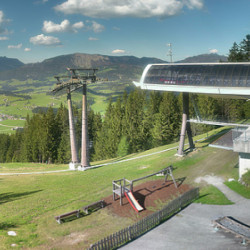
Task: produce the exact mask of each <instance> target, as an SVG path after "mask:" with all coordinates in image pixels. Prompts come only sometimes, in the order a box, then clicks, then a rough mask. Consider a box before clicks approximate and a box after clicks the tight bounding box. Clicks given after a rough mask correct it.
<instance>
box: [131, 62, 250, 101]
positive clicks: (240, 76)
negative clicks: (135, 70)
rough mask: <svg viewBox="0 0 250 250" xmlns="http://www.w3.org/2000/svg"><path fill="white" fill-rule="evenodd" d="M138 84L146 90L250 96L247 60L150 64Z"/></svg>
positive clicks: (239, 96) (249, 73) (238, 96)
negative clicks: (239, 61)
mask: <svg viewBox="0 0 250 250" xmlns="http://www.w3.org/2000/svg"><path fill="white" fill-rule="evenodd" d="M134 84H135V85H136V86H137V87H140V88H142V89H148V90H160V91H171V92H187V93H201V94H207V95H222V96H228V97H229V96H231V97H232V98H243V99H249V98H250V63H249V62H241V63H238V62H237V63H185V64H184V63H166V64H149V65H147V66H146V68H145V69H144V71H143V74H142V76H141V79H140V82H134Z"/></svg>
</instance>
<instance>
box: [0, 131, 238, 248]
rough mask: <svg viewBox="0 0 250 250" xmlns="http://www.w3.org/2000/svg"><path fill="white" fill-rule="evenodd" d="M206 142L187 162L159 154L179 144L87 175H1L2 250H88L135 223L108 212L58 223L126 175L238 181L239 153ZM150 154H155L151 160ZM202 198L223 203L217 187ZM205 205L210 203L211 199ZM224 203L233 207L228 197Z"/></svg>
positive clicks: (34, 167) (0, 167) (23, 167)
mask: <svg viewBox="0 0 250 250" xmlns="http://www.w3.org/2000/svg"><path fill="white" fill-rule="evenodd" d="M218 131H219V130H217V131H213V132H211V133H217V132H218ZM200 137H201V136H200ZM200 137H199V138H200ZM197 139H198V138H197ZM207 144H208V140H207V141H206V142H199V143H196V146H197V150H196V151H194V152H192V153H189V154H188V155H187V156H185V157H182V158H178V157H176V156H175V153H176V149H173V150H169V151H165V152H162V153H156V152H158V151H162V150H165V149H168V148H171V147H174V146H176V145H177V144H172V145H167V146H162V147H160V148H157V149H152V150H149V151H147V152H143V153H139V154H134V155H132V156H128V157H126V158H127V159H129V158H133V157H137V159H134V160H130V161H127V162H120V163H114V164H112V165H108V166H103V167H100V168H96V169H92V170H88V171H84V172H78V171H68V172H62V173H51V174H40V175H35V174H30V175H18V174H17V175H11V176H3V175H1V176H0V190H1V192H0V229H1V230H0V248H2V249H6V248H10V247H11V245H12V244H15V246H16V247H18V248H39V249H41V248H42V249H48V248H49V249H69V248H74V249H83V248H86V247H88V246H89V245H90V244H91V243H93V242H95V241H97V240H99V239H101V238H103V237H105V236H107V235H109V234H111V233H113V232H116V231H117V230H120V229H121V228H124V227H125V226H127V225H129V224H132V223H133V217H131V219H124V218H120V217H117V216H115V215H112V214H110V212H108V210H105V209H104V210H99V211H97V212H95V213H93V214H90V215H88V216H84V217H81V218H79V219H77V220H73V221H71V222H68V223H64V224H61V225H59V224H57V223H56V221H55V219H54V216H56V215H59V214H62V213H65V212H67V211H71V210H75V209H79V208H81V207H82V206H84V205H87V204H89V203H92V202H94V201H97V200H99V199H101V198H103V197H106V196H109V195H111V193H112V180H115V179H120V178H123V177H126V178H128V179H135V178H138V177H141V176H145V175H147V174H150V173H153V172H156V171H158V170H161V169H162V168H163V167H166V166H168V165H170V164H172V165H173V166H174V172H173V174H174V176H175V178H176V179H182V180H183V181H184V183H188V184H194V180H195V178H197V177H198V176H204V175H206V174H214V175H219V176H222V177H224V178H225V179H227V178H229V177H236V176H237V168H236V166H237V161H238V155H237V154H236V153H232V152H230V151H225V150H219V149H215V148H209V147H207ZM152 153H155V154H152ZM148 154H151V155H149V156H146V155H148ZM138 156H140V158H138ZM115 160H116V159H114V161H115ZM93 164H95V163H92V165H93ZM67 168H68V167H67V166H66V165H60V166H56V165H53V166H49V165H45V164H44V165H42V164H41V165H40V164H26V163H19V164H14V163H12V164H1V163H0V173H6V172H12V173H13V172H14V173H16V172H18V171H20V172H37V171H48V170H50V169H51V170H56V169H67ZM153 178H162V177H151V178H149V179H148V180H152V179H153ZM148 180H145V181H148ZM202 195H203V196H204V197H205V196H206V198H210V200H212V203H216V204H218V202H219V200H220V198H219V199H217V198H216V201H214V199H215V198H214V195H217V196H218V190H216V191H215V190H214V189H213V188H208V189H204V190H203V192H202ZM219 197H220V194H219ZM200 202H202V201H200ZM205 203H209V202H207V200H206V201H205ZM223 204H230V203H228V201H227V200H226V199H224V200H223ZM104 228H105V230H104ZM10 230H13V231H15V232H16V233H17V236H15V237H14V236H8V234H7V233H8V231H10Z"/></svg>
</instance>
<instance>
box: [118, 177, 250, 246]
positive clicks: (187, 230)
mask: <svg viewBox="0 0 250 250" xmlns="http://www.w3.org/2000/svg"><path fill="white" fill-rule="evenodd" d="M215 186H217V187H218V188H219V189H220V190H221V191H222V192H224V193H225V195H226V196H227V197H228V198H229V199H230V200H232V201H234V202H236V203H235V204H234V205H226V206H217V205H216V206H214V205H202V204H196V203H193V204H191V205H190V206H188V207H187V208H185V209H184V210H182V211H181V212H180V213H179V214H177V215H176V216H174V217H172V218H171V219H169V220H168V221H166V222H164V223H163V224H161V225H160V226H158V227H157V228H155V229H153V230H151V231H150V232H148V233H146V234H145V235H143V236H142V237H140V238H139V239H137V240H135V241H133V242H131V243H129V244H128V245H126V246H124V247H122V249H124V250H130V249H131V250H132V249H133V250H136V249H143V250H147V249H150V250H152V249H178V250H179V249H180V250H182V249H183V250H184V249H185V250H189V249H190V250H197V249H206V250H210V249H216V250H217V249H218V250H220V249H221V250H222V249H223V250H224V249H231V250H239V249H245V250H246V249H250V245H248V246H244V245H242V244H241V239H238V238H235V237H234V236H233V235H232V234H230V233H224V232H223V231H222V230H219V231H216V230H215V229H214V227H213V223H212V221H213V220H216V219H218V218H220V217H224V216H232V217H234V218H235V219H237V220H240V221H242V222H244V223H245V224H248V225H250V200H248V199H244V198H242V197H241V196H239V195H238V194H236V193H235V192H233V191H232V190H230V189H229V188H227V187H226V186H225V185H224V184H223V183H220V182H218V183H215Z"/></svg>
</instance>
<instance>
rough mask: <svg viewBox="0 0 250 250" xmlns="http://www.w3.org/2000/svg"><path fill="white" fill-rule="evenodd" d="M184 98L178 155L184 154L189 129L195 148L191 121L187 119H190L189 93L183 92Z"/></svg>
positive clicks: (190, 145) (192, 146)
mask: <svg viewBox="0 0 250 250" xmlns="http://www.w3.org/2000/svg"><path fill="white" fill-rule="evenodd" d="M182 98H183V112H182V125H181V134H180V142H179V148H178V153H177V155H179V156H183V155H184V144H185V135H186V131H187V136H188V141H189V147H190V149H194V148H195V145H194V142H193V137H192V131H191V127H190V123H189V122H187V120H188V119H189V93H183V97H182Z"/></svg>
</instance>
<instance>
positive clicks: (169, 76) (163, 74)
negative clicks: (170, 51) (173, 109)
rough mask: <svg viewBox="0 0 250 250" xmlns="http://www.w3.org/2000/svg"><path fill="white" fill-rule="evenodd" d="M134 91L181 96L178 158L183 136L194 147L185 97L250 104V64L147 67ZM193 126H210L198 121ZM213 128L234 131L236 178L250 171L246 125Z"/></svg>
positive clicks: (247, 127) (136, 83)
mask: <svg viewBox="0 0 250 250" xmlns="http://www.w3.org/2000/svg"><path fill="white" fill-rule="evenodd" d="M134 84H135V85H136V86H137V87H140V88H141V89H146V90H158V91H169V92H181V93H183V114H182V127H181V133H180V142H179V148H178V155H180V156H183V155H184V139H185V135H186V132H187V136H188V140H189V147H190V149H193V148H194V147H195V145H194V143H193V139H192V133H191V128H190V122H194V120H189V93H195V94H205V95H210V96H217V97H219V96H220V97H228V98H232V99H246V100H250V63H247V62H242V63H187V64H179V63H167V64H149V65H147V66H146V68H145V69H144V71H143V74H142V76H141V79H140V82H134ZM196 122H201V123H203V124H211V122H212V121H204V120H201V119H200V118H199V117H198V118H197V120H196ZM212 124H214V125H221V126H225V125H229V126H233V127H237V128H235V129H234V130H235V131H236V133H233V135H234V136H233V138H232V140H233V146H232V148H231V149H232V150H233V151H235V152H238V153H239V176H240V178H241V176H242V174H244V173H245V172H246V171H247V170H249V169H250V124H248V125H246V124H245V125H241V124H233V123H225V122H223V123H222V122H218V121H213V123H212Z"/></svg>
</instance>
